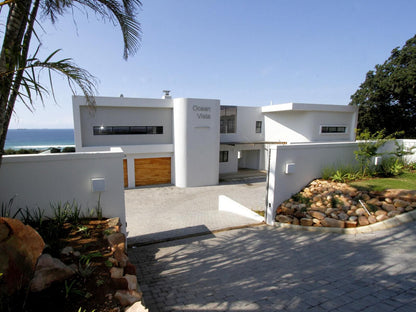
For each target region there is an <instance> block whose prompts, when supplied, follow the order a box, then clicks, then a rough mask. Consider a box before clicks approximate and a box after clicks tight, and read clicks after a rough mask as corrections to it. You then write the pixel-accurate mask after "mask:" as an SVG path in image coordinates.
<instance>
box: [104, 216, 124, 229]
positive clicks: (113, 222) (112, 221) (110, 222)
mask: <svg viewBox="0 0 416 312" xmlns="http://www.w3.org/2000/svg"><path fill="white" fill-rule="evenodd" d="M107 226H108V227H110V228H111V227H117V226H121V222H120V218H119V217H115V218H110V219H108V220H107Z"/></svg>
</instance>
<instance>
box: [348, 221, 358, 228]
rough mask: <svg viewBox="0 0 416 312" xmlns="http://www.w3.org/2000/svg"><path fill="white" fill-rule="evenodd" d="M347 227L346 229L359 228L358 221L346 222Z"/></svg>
mask: <svg viewBox="0 0 416 312" xmlns="http://www.w3.org/2000/svg"><path fill="white" fill-rule="evenodd" d="M345 227H346V228H355V227H357V221H351V220H347V221H345Z"/></svg>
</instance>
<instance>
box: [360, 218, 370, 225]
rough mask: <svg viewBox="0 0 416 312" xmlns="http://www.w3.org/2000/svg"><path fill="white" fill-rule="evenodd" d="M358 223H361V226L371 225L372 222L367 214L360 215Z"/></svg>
mask: <svg viewBox="0 0 416 312" xmlns="http://www.w3.org/2000/svg"><path fill="white" fill-rule="evenodd" d="M358 224H359V225H361V226H364V225H369V224H370V222H368V219H367V217H366V216H359V217H358Z"/></svg>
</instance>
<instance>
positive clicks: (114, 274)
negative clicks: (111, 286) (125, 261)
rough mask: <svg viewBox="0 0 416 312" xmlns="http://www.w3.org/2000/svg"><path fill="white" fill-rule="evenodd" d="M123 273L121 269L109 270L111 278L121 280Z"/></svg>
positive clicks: (113, 268)
mask: <svg viewBox="0 0 416 312" xmlns="http://www.w3.org/2000/svg"><path fill="white" fill-rule="evenodd" d="M123 271H124V269H123V268H116V267H112V268H111V269H110V275H111V278H121V277H123Z"/></svg>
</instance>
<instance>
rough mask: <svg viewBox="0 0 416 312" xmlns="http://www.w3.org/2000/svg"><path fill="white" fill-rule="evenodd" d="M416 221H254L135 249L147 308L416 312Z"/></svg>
mask: <svg viewBox="0 0 416 312" xmlns="http://www.w3.org/2000/svg"><path fill="white" fill-rule="evenodd" d="M415 225H416V224H415V222H410V223H406V224H403V225H401V226H398V227H395V228H391V229H388V230H383V231H377V232H374V233H370V234H357V235H346V234H336V233H318V232H304V231H296V230H292V229H282V228H275V227H269V226H257V227H252V228H245V229H239V230H232V231H227V232H220V233H216V234H215V235H214V234H212V235H206V236H200V237H194V238H188V239H182V240H177V241H172V242H167V243H161V244H154V245H149V246H143V247H137V248H130V249H129V257H130V259H131V261H132V262H134V264H135V265H136V266H137V269H138V272H137V274H138V279H139V283H140V287H141V289H142V291H143V298H144V304H145V306H146V307H147V308H148V309H149V311H151V312H154V311H348V312H350V311H376V312H384V311H386V312H387V311H416V265H415V262H416V235H415V234H416V227H415Z"/></svg>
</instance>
